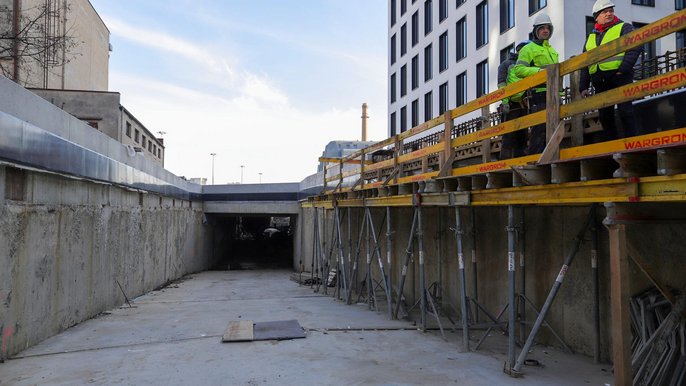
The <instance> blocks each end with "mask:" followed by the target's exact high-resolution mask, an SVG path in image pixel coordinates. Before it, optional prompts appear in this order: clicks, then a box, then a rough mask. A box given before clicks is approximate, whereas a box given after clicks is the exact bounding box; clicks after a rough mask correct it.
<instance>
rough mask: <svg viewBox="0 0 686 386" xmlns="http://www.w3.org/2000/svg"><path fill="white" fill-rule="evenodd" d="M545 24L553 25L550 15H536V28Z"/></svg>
mask: <svg viewBox="0 0 686 386" xmlns="http://www.w3.org/2000/svg"><path fill="white" fill-rule="evenodd" d="M544 24H550V25H553V22H552V21H551V20H550V16H548V14H545V13H539V14H538V15H536V18H535V19H534V27H538V26H539V25H544Z"/></svg>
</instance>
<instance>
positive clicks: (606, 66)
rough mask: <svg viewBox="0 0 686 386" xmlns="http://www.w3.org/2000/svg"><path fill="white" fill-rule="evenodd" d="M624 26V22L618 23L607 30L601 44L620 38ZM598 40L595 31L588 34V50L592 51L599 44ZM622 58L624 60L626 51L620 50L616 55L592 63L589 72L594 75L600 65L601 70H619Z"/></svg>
mask: <svg viewBox="0 0 686 386" xmlns="http://www.w3.org/2000/svg"><path fill="white" fill-rule="evenodd" d="M623 26H624V23H617V24H615V25H613V26H612V27H610V29H609V30H607V32H605V35H603V40H602V41H601V42H600V44H601V45H603V44H606V43H608V42H611V41H613V40H615V39H619V36H620V35H621V33H622V27H623ZM596 40H597V35H596V34H595V33H591V34H589V35H588V40H586V51H590V50H592V49H594V48H596V47H597V46H598V45H597V43H596ZM622 60H624V52H620V53H618V54H617V55H615V56H612V57H609V58H607V59H605V60H603V61H601V62H600V63H596V64H593V65H591V66H590V67H588V72H589V73H590V74H591V75H593V74H595V73H596V72H598V67H600V70H601V71H612V70H618V69H619V66H621V65H622Z"/></svg>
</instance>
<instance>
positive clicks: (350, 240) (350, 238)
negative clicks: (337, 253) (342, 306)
mask: <svg viewBox="0 0 686 386" xmlns="http://www.w3.org/2000/svg"><path fill="white" fill-rule="evenodd" d="M347 212H348V271H347V275H346V277H347V278H348V288H350V287H352V285H353V281H352V280H353V279H352V253H353V235H352V218H353V216H352V208H350V207H348V208H347ZM347 294H348V292H346V295H347ZM345 301H346V303H347V302H348V298H347V297H346V299H345Z"/></svg>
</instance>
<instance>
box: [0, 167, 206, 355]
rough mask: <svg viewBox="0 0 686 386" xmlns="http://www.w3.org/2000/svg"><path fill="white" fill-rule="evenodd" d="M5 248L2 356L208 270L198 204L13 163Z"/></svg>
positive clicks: (6, 181)
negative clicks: (18, 165) (133, 299)
mask: <svg viewBox="0 0 686 386" xmlns="http://www.w3.org/2000/svg"><path fill="white" fill-rule="evenodd" d="M0 245H2V246H3V248H0V267H2V269H0V328H1V329H2V333H3V336H5V337H6V339H5V344H6V346H5V347H4V348H3V350H4V352H3V353H2V355H3V356H7V355H12V354H14V353H16V352H18V351H20V350H22V349H25V348H26V347H29V346H31V345H34V344H36V343H37V342H40V341H41V340H43V339H46V338H48V337H50V336H52V335H54V334H55V333H58V332H60V331H62V330H64V329H66V328H68V327H70V326H73V325H75V324H77V323H79V322H81V321H84V320H87V319H89V318H91V317H93V316H95V315H97V314H98V313H100V312H102V311H104V310H107V309H111V308H113V307H117V306H119V305H122V304H123V303H124V296H123V294H122V292H121V290H120V289H119V286H118V283H119V284H121V286H122V287H123V289H124V291H125V292H126V295H127V296H128V297H129V298H134V297H136V296H139V295H141V294H144V293H145V292H148V291H150V290H152V289H154V288H156V287H158V286H160V285H163V284H164V283H166V282H168V281H170V280H174V279H176V278H179V277H181V276H183V275H185V274H187V273H190V272H196V271H201V270H204V269H207V268H208V267H209V266H210V264H211V261H209V259H210V256H211V253H210V251H209V249H210V248H211V239H210V229H209V226H207V225H205V224H204V215H203V213H202V204H201V203H199V202H191V201H185V200H178V199H171V198H166V197H161V196H158V195H155V194H146V193H141V192H135V191H131V190H126V189H122V188H120V187H115V186H111V185H108V184H102V183H93V182H87V181H80V180H74V179H70V178H67V177H63V176H59V175H55V174H47V173H40V172H33V171H26V170H20V169H16V168H12V167H6V166H0Z"/></svg>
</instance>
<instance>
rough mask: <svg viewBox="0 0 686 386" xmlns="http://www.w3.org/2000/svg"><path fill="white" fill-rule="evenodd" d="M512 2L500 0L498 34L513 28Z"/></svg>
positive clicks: (511, 0) (512, 0)
mask: <svg viewBox="0 0 686 386" xmlns="http://www.w3.org/2000/svg"><path fill="white" fill-rule="evenodd" d="M514 25H515V19H514V0H500V33H503V32H505V31H507V30H509V29H510V28H512V27H514Z"/></svg>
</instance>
